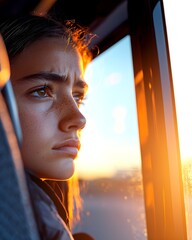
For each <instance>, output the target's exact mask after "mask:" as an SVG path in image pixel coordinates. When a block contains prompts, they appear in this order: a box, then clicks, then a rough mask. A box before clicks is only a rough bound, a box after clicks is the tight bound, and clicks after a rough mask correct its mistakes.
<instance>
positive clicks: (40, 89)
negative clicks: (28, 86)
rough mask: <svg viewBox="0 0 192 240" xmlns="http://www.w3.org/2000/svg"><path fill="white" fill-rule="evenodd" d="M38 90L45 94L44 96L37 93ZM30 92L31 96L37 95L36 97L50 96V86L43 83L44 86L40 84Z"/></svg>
mask: <svg viewBox="0 0 192 240" xmlns="http://www.w3.org/2000/svg"><path fill="white" fill-rule="evenodd" d="M40 91H43V92H44V94H46V96H45V95H44V96H41V95H40V94H39V93H40ZM30 94H31V95H32V96H33V97H37V98H47V97H52V88H51V87H50V86H48V85H46V84H45V85H44V86H41V87H38V88H36V89H33V90H32V91H30Z"/></svg>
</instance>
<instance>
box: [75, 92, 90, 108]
mask: <svg viewBox="0 0 192 240" xmlns="http://www.w3.org/2000/svg"><path fill="white" fill-rule="evenodd" d="M73 98H74V100H75V102H76V104H77V106H78V107H80V106H82V105H84V104H85V100H86V99H87V98H86V97H85V96H84V95H82V94H80V95H76V96H73Z"/></svg>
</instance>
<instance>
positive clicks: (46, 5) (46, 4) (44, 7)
mask: <svg viewBox="0 0 192 240" xmlns="http://www.w3.org/2000/svg"><path fill="white" fill-rule="evenodd" d="M55 2H56V0H41V1H40V3H39V4H38V5H37V7H36V8H35V9H34V10H33V12H32V13H33V14H34V15H37V16H43V15H45V14H47V12H48V11H49V9H50V8H51V7H52V6H53V4H54V3H55Z"/></svg>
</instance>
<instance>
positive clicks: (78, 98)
mask: <svg viewBox="0 0 192 240" xmlns="http://www.w3.org/2000/svg"><path fill="white" fill-rule="evenodd" d="M40 91H43V93H44V94H46V96H45V95H44V96H42V95H40V94H39V93H40ZM29 93H30V95H31V96H33V97H36V98H43V99H44V98H49V97H52V96H53V90H52V87H51V86H49V85H47V84H45V85H44V86H40V87H37V88H35V89H33V90H31V91H30V92H29ZM73 98H74V100H75V102H76V104H77V106H78V107H80V106H82V105H84V104H85V100H86V99H87V98H86V97H85V95H84V94H83V93H75V94H74V95H73Z"/></svg>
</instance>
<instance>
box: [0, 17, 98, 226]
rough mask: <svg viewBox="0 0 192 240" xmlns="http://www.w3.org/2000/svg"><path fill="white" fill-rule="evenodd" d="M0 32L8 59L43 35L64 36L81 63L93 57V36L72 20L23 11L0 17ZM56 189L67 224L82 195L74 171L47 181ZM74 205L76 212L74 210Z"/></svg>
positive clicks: (79, 203) (78, 216)
mask: <svg viewBox="0 0 192 240" xmlns="http://www.w3.org/2000/svg"><path fill="white" fill-rule="evenodd" d="M0 33H1V35H2V37H3V39H4V42H5V46H6V48H7V52H8V56H9V60H10V63H11V62H12V61H13V59H14V57H15V56H16V55H18V54H19V53H21V52H22V51H23V50H24V49H25V48H26V47H27V46H29V45H30V44H32V43H34V42H35V41H37V40H40V39H42V38H46V37H49V38H63V39H65V40H66V46H68V45H70V47H74V48H77V49H78V51H79V53H80V54H81V55H82V59H83V62H84V65H86V64H87V63H88V62H89V61H90V60H91V58H92V54H91V51H89V49H88V46H89V43H90V41H91V39H92V37H93V36H94V35H93V34H91V33H89V32H88V30H87V29H85V28H82V27H80V26H79V25H77V24H76V23H75V22H74V21H64V22H59V21H56V20H54V19H52V18H50V17H49V16H35V15H25V16H20V17H14V18H9V19H4V20H3V21H2V20H1V21H0ZM47 182H48V183H49V184H50V185H51V186H52V187H53V188H54V189H55V190H56V192H57V190H58V185H60V188H61V189H62V191H63V192H64V198H63V197H61V200H62V201H63V204H64V206H65V208H66V209H67V212H68V215H69V225H70V226H71V227H72V226H73V223H74V220H78V219H79V218H80V215H79V209H80V208H81V198H80V193H79V185H78V179H77V177H76V175H75V176H74V177H72V178H71V179H69V180H67V181H63V182H61V181H59V182H54V181H50V180H49V181H47ZM74 209H75V211H76V212H75V214H74Z"/></svg>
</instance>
